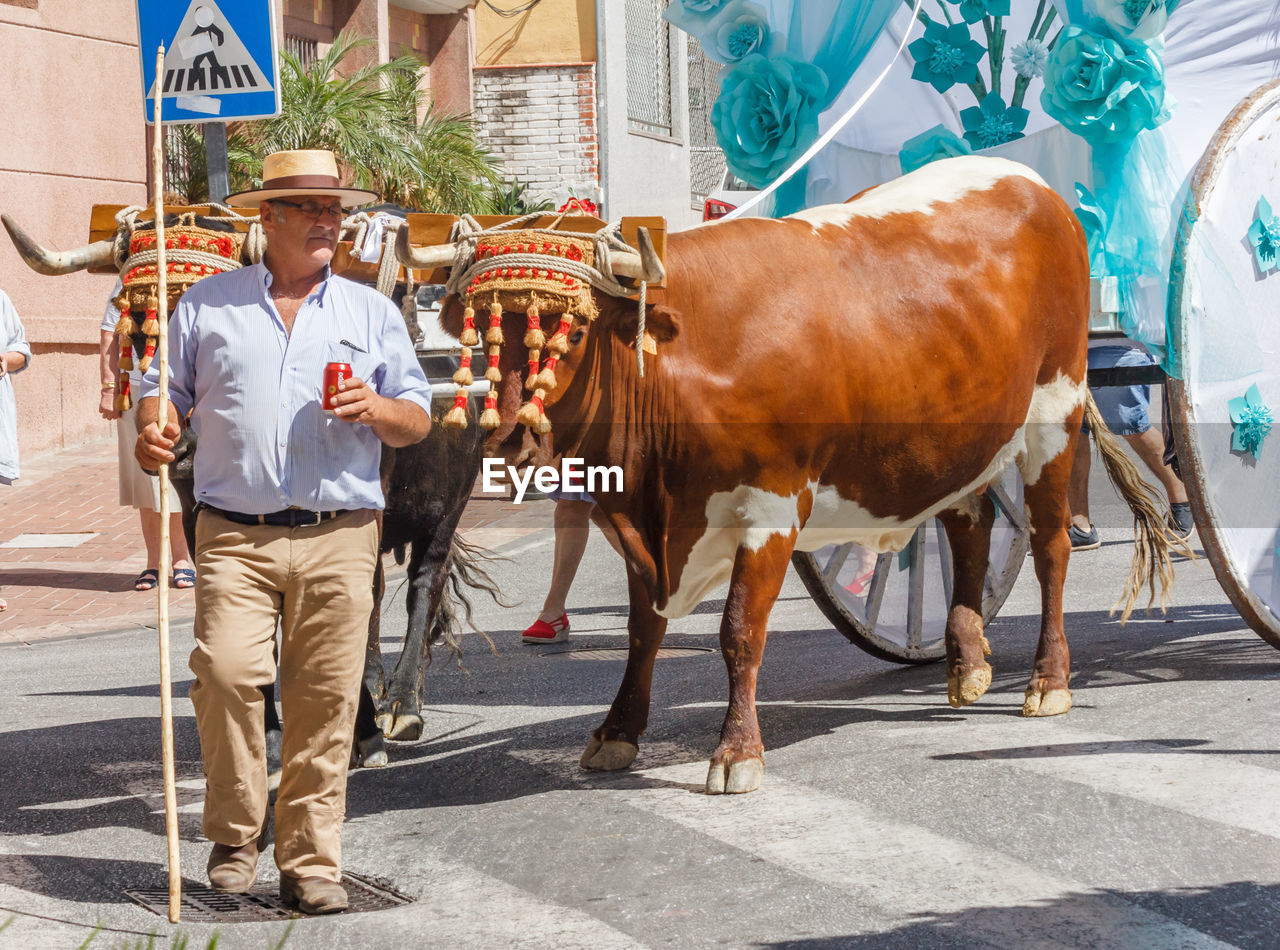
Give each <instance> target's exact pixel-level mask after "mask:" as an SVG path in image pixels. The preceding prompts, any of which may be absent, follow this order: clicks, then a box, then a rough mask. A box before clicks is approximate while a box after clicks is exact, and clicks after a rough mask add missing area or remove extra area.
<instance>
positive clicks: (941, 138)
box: [898, 125, 973, 175]
mask: <svg viewBox="0 0 1280 950" xmlns="http://www.w3.org/2000/svg"><path fill="white" fill-rule="evenodd" d="M972 154H973V149H972V148H970V147H969V143H968V142H966V141H965V140H964V139H962V138H961V137H960V136H958V135H956V134H955V133H954V132H952V131H951V130H950V129H949V128H947V127H946V126H945V125H935V126H934V127H933V128H931V129H927V130H925V131H924V132H921V133H920V134H919V135H917V136H916V137H915V138H911V139H907V141H906V142H904V143H903V145H902V151H900V152H898V162H899V163H900V164H901V165H902V174H904V175H905V174H907V172H913V171H915V170H916V169H917V168H923V167H924V166H925V165H928V164H929V163H930V162H936V161H937V160H938V159H940V158H956V157H958V156H960V155H972Z"/></svg>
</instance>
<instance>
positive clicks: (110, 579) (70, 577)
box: [0, 570, 176, 597]
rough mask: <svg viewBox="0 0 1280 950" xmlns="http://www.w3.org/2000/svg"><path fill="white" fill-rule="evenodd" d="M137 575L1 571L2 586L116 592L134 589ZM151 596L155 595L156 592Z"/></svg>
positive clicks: (0, 582) (0, 584)
mask: <svg viewBox="0 0 1280 950" xmlns="http://www.w3.org/2000/svg"><path fill="white" fill-rule="evenodd" d="M136 576H137V575H135V574H99V573H85V572H82V571H14V570H5V571H0V587H53V588H57V589H58V590H91V591H99V592H102V593H115V592H117V591H132V590H133V580H134V578H135V577H136ZM175 593H176V591H175ZM151 596H152V597H154V596H155V594H154V592H153V593H152V594H151Z"/></svg>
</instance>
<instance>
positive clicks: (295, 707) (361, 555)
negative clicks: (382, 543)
mask: <svg viewBox="0 0 1280 950" xmlns="http://www.w3.org/2000/svg"><path fill="white" fill-rule="evenodd" d="M376 514H377V513H376V512H374V511H371V510H362V511H354V512H349V513H347V514H345V515H340V516H339V517H337V518H335V519H333V520H332V521H326V522H325V523H324V524H320V525H316V526H314V527H308V528H295V529H292V532H291V537H290V538H289V541H288V543H289V545H290V550H291V570H290V574H289V578H288V587H287V589H286V591H285V599H284V619H283V622H282V623H281V628H280V706H281V713H282V716H281V718H282V719H283V721H284V737H283V743H282V750H281V756H282V759H283V766H282V770H281V775H280V789H279V792H278V793H277V798H276V836H275V840H276V852H275V853H276V865H277V866H278V867H279V868H280V874H281V878H282V880H283V879H284V878H285V877H288V878H290V879H292V880H293V881H297V880H300V879H303V878H322V879H324V880H325V881H328V882H332V883H333V884H337V883H338V881H339V880H340V878H341V862H342V845H341V841H342V820H343V816H344V815H345V812H346V795H347V765H348V762H349V761H350V758H351V742H352V735H353V732H354V729H355V715H356V706H357V703H358V701H359V693H360V678H361V676H362V675H363V672H364V653H365V646H366V644H367V641H368V635H369V614H370V611H371V610H372V609H373V571H374V564H375V562H376V560H377V557H378V525H377V518H376ZM286 530H289V529H286ZM200 569H201V571H202V572H203V570H204V564H203V562H202V563H201V564H200ZM205 583H206V578H204V577H202V579H201V582H200V587H201V588H203V587H204V585H205ZM342 900H343V903H344V906H345V896H344V897H343V898H342ZM304 909H306V908H304ZM331 909H338V908H336V907H333V908H331Z"/></svg>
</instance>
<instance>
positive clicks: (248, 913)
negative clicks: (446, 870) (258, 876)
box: [124, 874, 413, 924]
mask: <svg viewBox="0 0 1280 950" xmlns="http://www.w3.org/2000/svg"><path fill="white" fill-rule="evenodd" d="M342 886H343V887H345V888H346V889H347V900H348V901H349V902H350V906H348V907H347V910H346V913H348V914H361V913H367V912H368V911H374V910H387V909H388V908H391V907H400V906H402V905H404V904H411V903H413V901H412V900H410V899H409V898H408V897H405V896H404V895H403V894H400V893H397V892H396V891H393V890H392V889H391V888H389V887H387V886H385V885H383V884H378V883H376V882H374V881H371V880H369V879H368V878H365V877H360V876H358V875H355V874H344V875H342ZM124 893H125V896H126V897H128V898H129V899H130V900H131V901H133V902H134V903H136V904H141V905H142V906H143V907H145V908H146V909H147V910H149V911H151V912H152V913H153V914H157V915H159V916H161V917H167V916H168V915H169V889H168V888H166V887H139V888H130V889H128V890H126V891H125V892H124ZM301 916H303V915H301V914H299V913H298V912H297V911H296V910H293V909H291V908H288V907H286V906H285V905H284V902H283V901H281V900H280V896H279V895H278V894H277V893H276V889H275V887H273V886H271V885H259V886H258V887H255V888H254V889H253V890H251V891H250V892H249V893H248V894H224V893H222V892H221V891H215V890H214V889H213V888H211V887H207V886H205V885H202V884H189V883H187V882H186V881H183V883H182V919H183V920H184V921H191V922H192V923H213V924H250V923H261V922H262V921H264V920H289V919H291V918H293V917H301Z"/></svg>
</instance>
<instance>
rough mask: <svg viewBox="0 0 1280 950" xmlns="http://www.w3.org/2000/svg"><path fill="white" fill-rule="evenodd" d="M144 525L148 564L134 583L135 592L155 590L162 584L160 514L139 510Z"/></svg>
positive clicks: (144, 544) (144, 543)
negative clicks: (160, 573) (160, 569)
mask: <svg viewBox="0 0 1280 950" xmlns="http://www.w3.org/2000/svg"><path fill="white" fill-rule="evenodd" d="M138 520H139V521H140V522H141V524H142V545H143V547H144V548H146V552H147V563H146V566H145V567H144V568H143V570H142V572H141V573H140V574H139V575H138V576H137V578H136V579H135V580H134V582H133V589H134V590H154V589H155V586H156V585H157V584H158V583H159V582H160V577H159V565H160V512H158V511H153V510H152V509H150V508H139V509H138Z"/></svg>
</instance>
